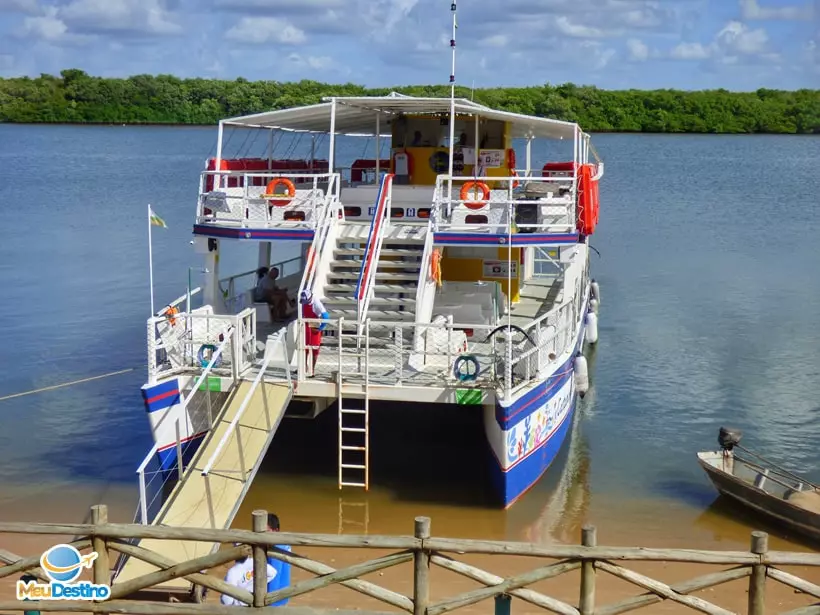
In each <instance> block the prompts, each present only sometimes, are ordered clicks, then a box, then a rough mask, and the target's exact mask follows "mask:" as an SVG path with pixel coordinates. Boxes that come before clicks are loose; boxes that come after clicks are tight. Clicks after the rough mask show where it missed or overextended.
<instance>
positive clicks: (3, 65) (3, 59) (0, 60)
mask: <svg viewBox="0 0 820 615" xmlns="http://www.w3.org/2000/svg"><path fill="white" fill-rule="evenodd" d="M13 66H14V56H13V55H11V54H10V53H0V70H9V69H11V68H12V67H13Z"/></svg>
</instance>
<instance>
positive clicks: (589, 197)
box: [576, 164, 599, 235]
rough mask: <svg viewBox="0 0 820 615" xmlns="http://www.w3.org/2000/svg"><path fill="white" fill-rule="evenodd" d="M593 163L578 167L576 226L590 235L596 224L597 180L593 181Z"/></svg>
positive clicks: (597, 213)
mask: <svg viewBox="0 0 820 615" xmlns="http://www.w3.org/2000/svg"><path fill="white" fill-rule="evenodd" d="M594 176H595V165H592V164H584V165H581V168H580V169H579V177H578V203H577V210H578V211H577V223H576V228H577V229H578V230H579V231H580V232H581V233H583V234H584V235H592V234H593V233H594V232H595V227H596V225H597V224H598V215H599V203H598V182H597V181H593V179H592V178H593V177H594Z"/></svg>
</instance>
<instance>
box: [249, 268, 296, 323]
mask: <svg viewBox="0 0 820 615" xmlns="http://www.w3.org/2000/svg"><path fill="white" fill-rule="evenodd" d="M264 269H265V267H262V268H260V269H259V270H258V271H257V274H259V281H258V282H257V284H256V290H255V291H254V299H255V300H256V301H264V302H266V303H267V304H268V306H269V307H270V316H271V320H284V319H286V318H289V317H290V316H292V313H291V312H290V299H289V298H288V291H287V290H285V289H284V288H279V286H278V285H277V284H276V278H278V277H279V269H277V268H276V267H272V268H271V269H269V270H268V271H267V274H263V273H262V271H263V270H264Z"/></svg>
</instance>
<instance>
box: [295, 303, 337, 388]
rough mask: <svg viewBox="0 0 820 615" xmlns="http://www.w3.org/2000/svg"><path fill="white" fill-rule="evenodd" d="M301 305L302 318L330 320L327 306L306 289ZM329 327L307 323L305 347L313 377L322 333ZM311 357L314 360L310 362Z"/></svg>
mask: <svg viewBox="0 0 820 615" xmlns="http://www.w3.org/2000/svg"><path fill="white" fill-rule="evenodd" d="M299 303H301V304H302V318H314V319H315V318H321V319H322V320H330V314H328V313H327V310H326V309H325V306H324V305H322V302H321V301H320V300H319V298H318V297H316V296H314V294H313V293H312V292H311V291H310V290H308V289H305V290H303V291H302V292H301V294H300V295H299ZM326 327H327V323H325V322H323V323H321V324H320V325H319V326H318V327H316V325H315V324H314V325H310V324H307V323H305V346H307V359H308V363H309V364H310V365H311V369H310V375H311V376H312V375H313V374H314V373H315V371H316V359H318V358H319V346H321V345H322V331H324V330H325V328H326ZM311 355H312V356H313V360H312V361H311V360H310V357H311Z"/></svg>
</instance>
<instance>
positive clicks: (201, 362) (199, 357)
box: [196, 344, 222, 367]
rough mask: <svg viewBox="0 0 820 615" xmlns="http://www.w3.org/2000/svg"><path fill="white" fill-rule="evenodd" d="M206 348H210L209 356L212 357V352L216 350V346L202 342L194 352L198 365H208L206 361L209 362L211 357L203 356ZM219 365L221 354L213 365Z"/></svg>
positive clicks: (220, 363)
mask: <svg viewBox="0 0 820 615" xmlns="http://www.w3.org/2000/svg"><path fill="white" fill-rule="evenodd" d="M206 350H210V351H211V357H213V353H215V352H216V346H214V345H213V344H202V346H200V347H199V350H198V351H197V353H196V359H197V361H199V365H200V367H208V363H210V362H211V359H206V358H205V351H206ZM220 365H222V355H221V354H220V355H219V356H218V357H217V358H216V361H214V367H219V366H220Z"/></svg>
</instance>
